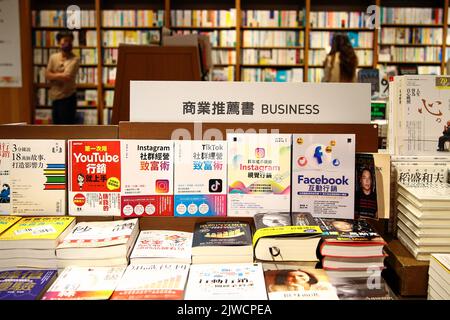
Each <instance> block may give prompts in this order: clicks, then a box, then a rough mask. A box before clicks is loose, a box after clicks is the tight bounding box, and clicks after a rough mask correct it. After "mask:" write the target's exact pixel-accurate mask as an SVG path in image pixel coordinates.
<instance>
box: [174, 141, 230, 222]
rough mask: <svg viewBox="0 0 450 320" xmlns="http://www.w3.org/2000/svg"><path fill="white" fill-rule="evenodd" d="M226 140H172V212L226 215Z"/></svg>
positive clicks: (188, 215) (179, 214) (178, 214)
mask: <svg viewBox="0 0 450 320" xmlns="http://www.w3.org/2000/svg"><path fill="white" fill-rule="evenodd" d="M226 157H227V143H226V141H191V140H180V141H175V179H174V185H175V189H174V193H175V208H174V215H175V216H178V217H190V216H226V215H227V189H226V186H227V170H226V169H227V168H226V163H227V161H226Z"/></svg>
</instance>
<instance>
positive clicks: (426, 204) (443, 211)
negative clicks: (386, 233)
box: [397, 182, 450, 261]
mask: <svg viewBox="0 0 450 320" xmlns="http://www.w3.org/2000/svg"><path fill="white" fill-rule="evenodd" d="M397 202H398V203H397V237H398V239H399V240H400V241H401V243H402V244H403V245H404V246H405V247H406V248H407V249H408V251H410V252H411V254H412V255H413V256H414V257H415V258H416V259H417V260H421V261H427V260H430V254H432V253H450V211H449V209H448V208H450V187H449V186H448V185H445V184H442V185H436V186H435V187H433V188H430V187H426V186H420V185H418V186H412V185H410V186H407V185H406V184H403V183H401V182H399V183H398V198H397Z"/></svg>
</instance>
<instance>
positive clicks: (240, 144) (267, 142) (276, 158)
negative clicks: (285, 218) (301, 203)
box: [227, 133, 291, 216]
mask: <svg viewBox="0 0 450 320" xmlns="http://www.w3.org/2000/svg"><path fill="white" fill-rule="evenodd" d="M227 141H228V216H253V215H254V214H256V213H258V212H280V211H283V212H287V211H290V206H291V205H290V193H291V176H290V173H291V159H290V158H291V135H289V134H250V133H248V134H237V133H233V134H228V135H227Z"/></svg>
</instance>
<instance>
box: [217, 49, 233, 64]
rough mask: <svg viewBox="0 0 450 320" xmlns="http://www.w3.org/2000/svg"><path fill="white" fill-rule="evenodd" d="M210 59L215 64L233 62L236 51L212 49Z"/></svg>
mask: <svg viewBox="0 0 450 320" xmlns="http://www.w3.org/2000/svg"><path fill="white" fill-rule="evenodd" d="M211 60H212V63H213V65H215V64H235V63H236V51H235V50H212V51H211Z"/></svg>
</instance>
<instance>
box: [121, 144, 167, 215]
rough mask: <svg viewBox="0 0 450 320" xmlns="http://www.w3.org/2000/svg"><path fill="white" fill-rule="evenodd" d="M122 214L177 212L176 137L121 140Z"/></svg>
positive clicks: (164, 213) (165, 213)
mask: <svg viewBox="0 0 450 320" xmlns="http://www.w3.org/2000/svg"><path fill="white" fill-rule="evenodd" d="M120 144H121V157H122V158H121V165H122V193H121V214H122V216H126V217H142V216H171V215H173V170H174V163H173V141H170V140H169V141H166V140H121V141H120Z"/></svg>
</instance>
